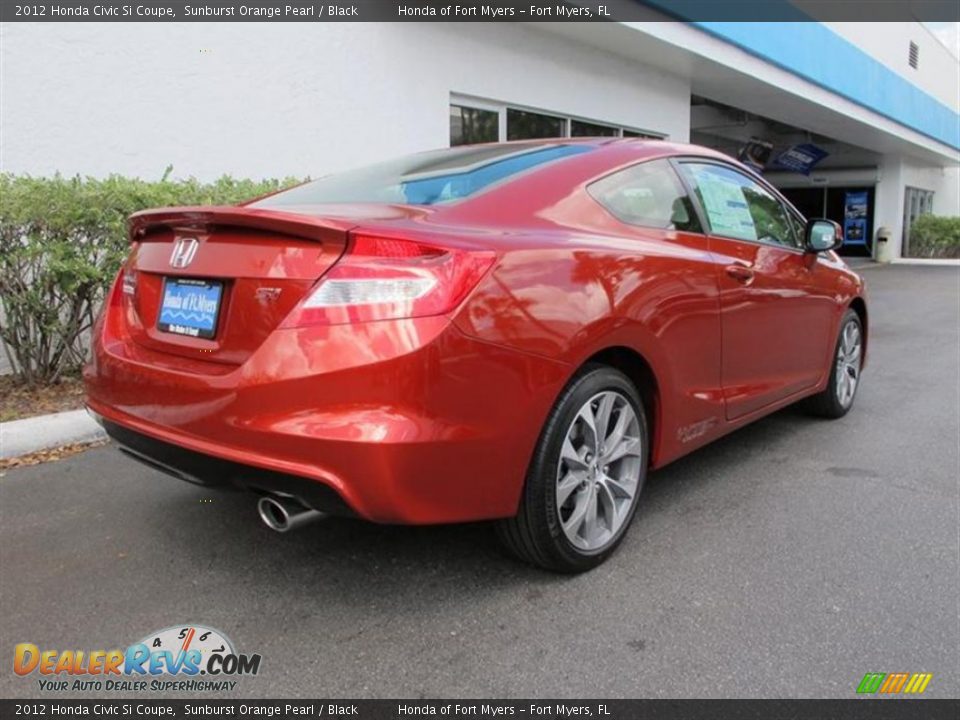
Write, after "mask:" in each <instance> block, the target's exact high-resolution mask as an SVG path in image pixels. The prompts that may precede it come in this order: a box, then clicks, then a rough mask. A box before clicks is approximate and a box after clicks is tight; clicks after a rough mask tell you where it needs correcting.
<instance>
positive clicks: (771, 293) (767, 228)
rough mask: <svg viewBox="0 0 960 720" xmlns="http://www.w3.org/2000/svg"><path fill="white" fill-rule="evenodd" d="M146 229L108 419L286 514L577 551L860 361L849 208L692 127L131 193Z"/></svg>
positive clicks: (595, 559) (124, 314) (584, 562)
mask: <svg viewBox="0 0 960 720" xmlns="http://www.w3.org/2000/svg"><path fill="white" fill-rule="evenodd" d="M130 241H131V251H130V256H129V258H128V259H127V261H126V263H125V264H124V266H123V268H122V270H121V271H120V273H119V275H118V277H117V279H116V282H115V284H114V287H113V290H112V291H111V293H110V296H109V300H108V302H107V304H106V308H105V310H104V312H103V314H102V316H101V318H100V319H99V321H98V323H97V325H96V327H95V331H94V337H93V353H92V360H91V362H90V363H89V365H88V366H87V367H86V368H85V371H84V376H85V379H86V383H87V389H88V393H89V400H88V405H89V408H90V410H91V411H92V412H93V414H94V415H95V416H96V417H97V418H98V420H100V422H102V424H103V426H104V427H105V428H106V430H107V432H108V433H109V434H110V436H111V437H112V438H113V439H114V440H115V441H116V442H117V444H118V445H119V446H120V448H121V449H123V450H124V451H125V452H127V453H129V454H130V455H131V456H133V457H136V458H138V459H140V460H142V461H144V462H146V463H148V464H150V465H152V466H154V467H157V468H159V469H161V470H164V471H166V472H168V473H171V474H173V475H175V476H178V477H180V478H182V479H185V480H190V481H192V482H199V483H204V484H227V485H234V486H240V487H243V488H247V489H250V490H253V491H255V492H256V493H258V494H259V495H260V500H259V509H260V515H261V517H262V518H263V520H264V521H265V522H266V523H267V524H268V525H269V526H271V527H272V528H274V529H276V530H286V529H289V528H291V527H295V526H296V525H299V524H301V523H303V522H306V521H307V520H310V519H313V518H316V517H319V516H321V515H323V514H328V513H335V514H349V515H355V516H359V517H361V518H365V519H367V520H371V521H375V522H381V523H411V524H421V523H450V522H461V521H470V520H485V519H497V520H499V523H498V527H499V534H500V536H501V537H502V539H503V541H504V542H505V543H506V545H507V547H508V548H509V549H510V550H512V551H513V552H514V553H516V554H517V555H518V556H520V557H521V558H523V559H525V560H527V561H529V562H532V563H535V564H537V565H541V566H543V567H547V568H551V569H555V570H560V571H568V572H575V571H582V570H586V569H589V568H591V567H593V566H595V565H597V564H598V563H600V562H602V561H603V560H604V559H605V558H606V557H608V556H609V555H610V553H611V552H613V550H614V549H615V548H616V546H617V545H618V544H619V542H620V541H621V540H622V539H623V536H624V533H625V532H626V530H627V528H628V526H629V525H630V522H631V520H632V519H633V516H634V514H635V513H636V510H637V506H638V501H639V497H640V491H641V489H642V487H643V483H644V479H645V477H646V475H647V472H648V470H649V469H650V468H657V467H661V466H663V465H665V464H667V463H669V462H670V461H672V460H675V459H676V458H678V457H680V456H681V455H684V454H685V453H688V452H690V451H691V450H694V449H696V448H698V447H700V446H702V445H704V444H706V443H708V442H710V441H711V440H714V439H715V438H717V437H719V436H721V435H724V434H725V433H728V432H730V431H731V430H734V429H736V428H738V427H741V426H743V425H745V424H747V423H749V422H751V421H753V420H756V419H757V418H759V417H761V416H763V415H766V414H768V413H771V412H773V411H775V410H777V409H779V408H782V407H784V406H785V405H788V404H790V403H793V402H796V401H798V400H801V399H804V400H805V401H806V402H807V404H808V405H809V406H810V408H811V409H813V410H814V411H815V412H816V413H818V414H820V415H822V416H826V417H834V418H835V417H840V416H842V415H844V414H845V413H846V412H847V411H848V410H849V409H850V407H851V405H852V404H853V401H854V396H855V394H856V391H857V389H858V386H859V384H860V373H861V370H862V368H863V363H864V358H865V347H866V339H867V308H866V304H865V299H864V287H863V282H862V281H861V279H860V278H859V277H858V276H857V275H856V274H854V273H853V272H851V271H850V270H849V269H848V268H847V266H846V265H845V264H844V263H843V262H842V261H841V260H840V259H839V258H838V257H837V255H836V254H835V253H834V250H835V249H836V248H837V247H838V246H839V245H840V243H841V242H842V234H841V231H840V228H839V227H838V226H837V225H836V224H835V223H833V222H830V221H828V220H811V221H805V220H804V218H803V217H802V216H801V215H800V214H799V213H798V212H797V211H796V210H795V209H794V208H793V207H792V206H791V205H790V204H789V203H788V202H787V201H786V200H784V199H783V197H782V196H780V195H779V194H778V193H777V191H776V190H775V189H773V188H772V187H770V185H768V184H767V183H766V182H765V181H764V180H763V179H762V178H760V177H758V176H756V175H754V174H753V173H752V172H751V171H749V170H748V169H747V168H745V167H744V166H742V165H740V164H738V163H736V162H734V161H732V160H731V159H730V158H728V157H726V156H725V155H721V154H719V153H716V152H713V151H711V150H708V149H705V148H700V147H694V146H686V145H673V144H669V143H665V142H660V141H642V140H627V139H612V140H611V139H591V140H546V141H535V142H529V141H528V142H519V143H504V144H494V145H478V146H468V147H459V148H451V149H448V150H439V151H435V152H426V153H421V154H417V155H412V156H409V157H405V158H402V159H399V160H393V161H390V162H385V163H382V164H379V165H375V166H372V167H368V168H365V169H361V170H355V171H352V172H347V173H343V174H340V175H334V176H330V177H326V178H322V179H320V180H317V181H315V182H310V183H306V184H304V185H301V186H298V187H295V188H293V189H290V190H286V191H283V192H280V193H277V194H275V195H272V196H269V197H266V198H263V199H260V200H256V201H253V202H250V203H248V204H245V205H242V206H240V207H187V208H173V209H164V210H150V211H146V212H141V213H137V214H135V215H134V216H133V217H132V218H131V220H130Z"/></svg>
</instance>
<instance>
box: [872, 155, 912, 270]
mask: <svg viewBox="0 0 960 720" xmlns="http://www.w3.org/2000/svg"><path fill="white" fill-rule="evenodd" d="M877 175H878V178H879V179H878V181H877V189H876V193H875V195H874V205H875V207H874V210H873V236H874V248H875V250H874V258H875V259H876V260H879V261H880V262H890V261H891V260H896V259H898V258H900V257H901V256H902V254H903V195H904V191H903V182H904V181H903V160H902V159H901V157H900V156H899V155H884V156H883V158H882V159H881V161H880V165H879V167H878V168H877ZM880 228H887V229H888V230H889V231H890V239H889V240H888V241H887V243H886V245H887V247H886V248H881V243H879V242H878V239H877V232H878V230H879V229H880Z"/></svg>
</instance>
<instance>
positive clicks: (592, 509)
mask: <svg viewBox="0 0 960 720" xmlns="http://www.w3.org/2000/svg"><path fill="white" fill-rule="evenodd" d="M596 534H597V491H596V490H592V491H591V492H588V493H587V510H586V513H585V515H584V518H583V539H584V540H585V541H586V542H587V544H588V545H589V544H590V541H591V540H592V539H593V537H594V535H596Z"/></svg>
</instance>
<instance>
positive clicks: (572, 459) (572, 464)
mask: <svg viewBox="0 0 960 720" xmlns="http://www.w3.org/2000/svg"><path fill="white" fill-rule="evenodd" d="M560 459H561V460H563V461H564V462H565V463H566V464H567V467H568V468H569V469H570V470H586V469H587V467H588V466H587V463H586V462H585V461H584V459H583V458H582V457H580V453H578V452H577V449H576V448H575V447H573V442H572V441H571V440H570V435H569V434H568V435H567V437H565V438H564V439H563V447H562V448H561V449H560Z"/></svg>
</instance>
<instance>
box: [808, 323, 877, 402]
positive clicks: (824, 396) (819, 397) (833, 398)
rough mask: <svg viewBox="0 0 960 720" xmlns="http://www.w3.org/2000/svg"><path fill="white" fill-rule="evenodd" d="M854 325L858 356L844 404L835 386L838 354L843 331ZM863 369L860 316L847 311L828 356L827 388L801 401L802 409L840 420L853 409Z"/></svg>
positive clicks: (837, 377) (838, 370)
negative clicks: (850, 389) (853, 385)
mask: <svg viewBox="0 0 960 720" xmlns="http://www.w3.org/2000/svg"><path fill="white" fill-rule="evenodd" d="M851 323H852V324H855V325H856V328H857V332H858V333H859V337H860V354H859V361H858V363H857V364H858V368H857V375H856V380H857V382H856V385H855V387H854V390H853V395H852V396H851V397H850V400H849V402H847V403H846V404H844V403H842V402H841V401H840V398H839V397H838V392H837V385H838V383H839V382H841V374H840V373H841V366H840V363H838V362H837V357H838V354H839V353H840V345H841V343H842V342H843V335H844V331H845V330H846V329H847V326H848V325H850V324H851ZM862 369H863V324H862V323H861V322H860V316H859V315H857V313H856V311H855V310H851V309H848V310H847V311H846V312H845V313H844V315H843V319H842V320H841V321H840V331H839V333H837V342H836V343H835V344H834V346H833V355H831V356H830V379H829V380H828V381H827V386H826V388H824V390H823V392H821V393H817V394H816V395H811V396H810V397H809V398H807V399H806V400H804V401H803V407H804V409H805V410H806V411H807V412H809V413H810V414H811V415H816V416H817V417H822V418H828V419H830V420H835V419H837V418H842V417H843V416H844V415H846V414H847V413H848V412H850V409H851V408H852V407H853V403H854V402H855V401H856V399H857V395H856V392H857V390H859V388H860V371H861V370H862Z"/></svg>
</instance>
